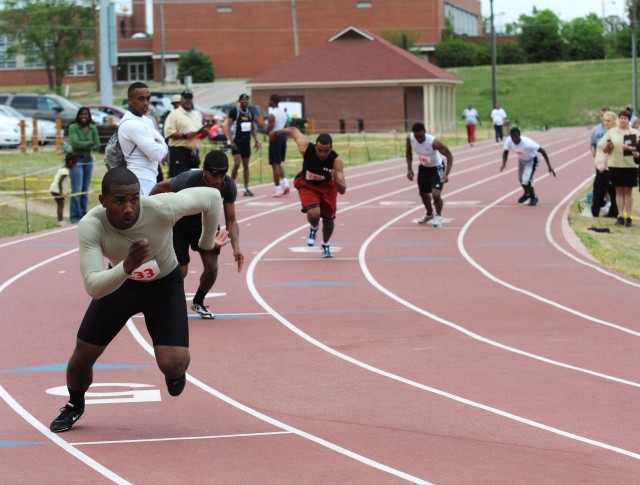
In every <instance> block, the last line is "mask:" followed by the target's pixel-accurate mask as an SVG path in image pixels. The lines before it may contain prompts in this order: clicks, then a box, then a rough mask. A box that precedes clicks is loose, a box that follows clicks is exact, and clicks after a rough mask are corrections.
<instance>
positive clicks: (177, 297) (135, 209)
mask: <svg viewBox="0 0 640 485" xmlns="http://www.w3.org/2000/svg"><path fill="white" fill-rule="evenodd" d="M139 192H140V186H139V183H138V179H137V178H136V176H135V174H134V173H133V172H132V171H130V170H128V169H127V168H124V167H118V168H114V169H111V170H109V171H108V172H107V173H106V175H105V176H104V179H103V180H102V194H101V195H100V203H101V206H97V207H94V208H93V209H92V210H91V211H89V212H88V213H87V215H86V216H85V217H83V218H82V220H81V221H80V223H79V225H78V233H79V238H80V270H81V272H82V278H83V281H84V286H85V289H86V291H87V293H88V294H89V295H90V296H91V297H92V298H93V300H92V301H91V303H90V304H89V308H88V309H87V311H86V313H85V316H84V318H83V320H82V323H81V324H80V329H79V330H78V334H77V339H76V346H75V349H74V351H73V354H72V355H71V359H70V360H69V364H68V366H67V388H68V390H69V402H68V403H67V404H66V405H65V407H63V408H62V409H61V410H60V415H59V416H58V417H57V418H56V419H55V420H54V421H53V422H52V423H51V426H50V429H51V431H53V432H54V433H60V432H63V431H69V430H70V429H71V427H72V426H73V424H74V423H75V422H76V421H77V420H78V419H80V417H81V416H82V414H83V412H84V406H85V397H84V396H85V393H86V391H87V390H88V389H89V386H90V385H91V383H92V381H93V365H94V364H95V362H96V361H97V360H98V358H99V357H100V355H101V354H102V353H103V352H104V350H105V349H106V347H107V345H109V343H110V342H111V341H112V340H113V339H114V338H115V336H116V335H117V334H118V333H119V332H120V330H122V328H123V327H124V326H125V324H126V323H127V321H128V320H129V318H131V317H132V316H133V315H135V314H136V313H140V312H142V313H143V314H144V317H145V323H146V326H147V330H148V331H149V335H150V336H151V340H152V342H153V347H154V351H155V356H156V362H157V364H158V367H159V368H160V370H161V371H162V373H163V374H164V375H165V382H166V384H167V389H168V391H169V394H171V395H172V396H178V395H179V394H180V393H181V392H182V390H183V389H184V385H185V382H186V370H187V367H188V366H189V328H188V325H187V309H186V305H185V299H184V284H183V279H182V273H181V272H180V266H179V265H178V260H177V258H176V254H175V252H174V250H173V238H172V234H173V231H172V228H173V225H174V224H175V223H176V222H177V221H178V220H179V219H181V218H182V217H183V216H187V215H192V214H197V213H202V234H201V237H200V241H199V242H198V246H199V247H200V248H201V249H203V250H212V249H213V248H214V245H215V240H214V237H215V234H216V231H217V228H218V224H219V223H220V213H221V209H222V199H221V197H220V192H219V191H218V190H217V189H213V188H210V187H195V188H191V189H185V190H182V191H180V192H178V193H166V194H159V195H154V196H153V197H140V194H139ZM104 258H107V259H108V260H109V267H108V268H106V269H105V264H104Z"/></svg>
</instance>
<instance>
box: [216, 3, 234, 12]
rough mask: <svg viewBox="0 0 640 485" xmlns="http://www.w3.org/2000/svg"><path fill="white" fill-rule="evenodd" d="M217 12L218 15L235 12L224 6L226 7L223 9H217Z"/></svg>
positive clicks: (222, 7)
mask: <svg viewBox="0 0 640 485" xmlns="http://www.w3.org/2000/svg"><path fill="white" fill-rule="evenodd" d="M216 11H217V12H218V13H231V12H233V9H232V8H231V7H230V6H229V5H224V6H221V7H217V8H216Z"/></svg>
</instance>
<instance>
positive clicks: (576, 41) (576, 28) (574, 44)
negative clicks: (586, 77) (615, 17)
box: [562, 13, 605, 61]
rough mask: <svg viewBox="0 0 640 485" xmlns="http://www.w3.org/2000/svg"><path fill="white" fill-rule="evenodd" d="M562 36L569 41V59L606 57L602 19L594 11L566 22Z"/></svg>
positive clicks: (581, 59) (579, 59)
mask: <svg viewBox="0 0 640 485" xmlns="http://www.w3.org/2000/svg"><path fill="white" fill-rule="evenodd" d="M562 37H563V38H564V39H565V41H566V43H567V56H568V59H570V60H572V61H584V60H589V59H602V58H603V57H604V54H605V53H604V37H603V32H602V19H601V18H600V17H598V16H597V15H596V14H594V13H591V14H589V15H587V16H586V17H580V18H576V19H573V20H572V21H571V22H567V23H565V24H564V25H563V26H562Z"/></svg>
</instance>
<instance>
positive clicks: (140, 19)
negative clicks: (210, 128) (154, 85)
mask: <svg viewBox="0 0 640 485" xmlns="http://www.w3.org/2000/svg"><path fill="white" fill-rule="evenodd" d="M115 3H116V5H117V8H118V13H119V15H118V17H117V19H116V25H117V38H118V67H117V68H116V75H115V78H116V80H117V81H122V82H131V81H136V80H142V81H145V80H161V79H162V72H163V68H162V67H163V64H164V71H165V80H166V81H174V80H176V75H177V61H178V58H179V56H180V54H181V53H183V52H186V51H187V50H189V49H190V48H191V47H195V48H196V49H198V50H200V51H202V52H204V53H205V54H207V55H208V56H209V57H210V58H211V60H212V61H213V64H214V68H215V72H216V76H217V77H218V78H229V77H238V78H249V77H252V76H256V75H258V74H259V73H261V72H265V71H266V70H268V69H270V68H272V67H274V66H278V65H280V64H282V63H284V62H287V61H289V60H291V59H293V58H294V57H296V55H300V54H304V53H305V52H307V51H309V50H311V49H313V48H314V47H316V46H318V45H320V44H322V43H324V42H325V41H326V39H328V38H329V37H331V36H332V35H334V34H335V33H336V32H339V31H341V30H343V29H345V28H346V27H348V26H349V25H357V26H359V27H361V28H363V29H366V30H367V31H369V32H373V33H375V34H376V35H379V36H381V37H385V38H388V37H396V38H397V37H400V38H401V37H402V35H403V34H404V35H405V36H406V38H407V39H408V40H410V41H412V42H413V43H414V47H416V48H417V49H418V50H419V51H420V52H421V54H422V55H423V56H424V58H425V59H428V58H429V56H430V55H431V54H432V53H433V51H434V49H435V45H436V44H437V43H438V42H439V41H440V38H441V33H442V30H443V29H444V27H445V18H449V19H451V21H452V24H453V27H454V31H455V32H457V33H459V34H466V35H470V36H473V35H479V34H481V33H482V15H481V8H480V0H215V1H211V0H208V1H206V0H202V1H198V0H162V1H158V0H156V1H153V0H117V1H116V2H115ZM104 37H105V36H104V35H101V38H104ZM7 42H10V39H7V38H2V36H0V59H2V53H3V49H4V48H6V47H4V46H6V45H7ZM162 61H164V62H162ZM18 71H19V75H16V72H18ZM96 71H99V69H97V68H96V66H95V65H94V63H93V61H92V60H79V61H78V62H77V63H76V64H74V66H73V68H72V73H70V75H69V76H68V77H67V78H66V79H65V81H67V82H73V81H74V80H75V79H78V80H87V79H91V78H92V76H93V75H94V73H95V72H96ZM42 79H46V78H44V73H43V70H42V67H41V66H30V65H25V64H24V60H21V59H19V58H18V59H9V60H6V59H5V60H3V61H2V62H0V85H5V86H6V85H10V84H38V83H41V82H42ZM16 81H19V82H16Z"/></svg>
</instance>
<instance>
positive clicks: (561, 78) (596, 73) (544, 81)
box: [447, 59, 633, 130]
mask: <svg viewBox="0 0 640 485" xmlns="http://www.w3.org/2000/svg"><path fill="white" fill-rule="evenodd" d="M447 71H448V72H451V73H452V74H454V75H456V76H458V77H459V78H460V79H462V80H463V81H464V83H463V84H461V85H459V86H458V88H457V90H456V91H457V92H456V109H457V112H458V113H462V110H464V108H466V106H467V104H468V103H471V104H473V106H474V107H475V108H476V109H477V110H478V112H479V113H480V116H481V118H482V120H483V122H484V121H485V120H488V119H489V113H490V111H491V108H492V106H491V105H492V87H491V86H492V81H491V66H479V67H461V68H452V69H447ZM496 79H497V87H498V89H497V91H498V96H497V97H498V101H499V102H500V103H501V104H502V107H503V108H504V109H505V110H506V112H507V114H508V115H509V119H510V120H511V121H512V123H516V124H518V125H520V126H521V127H523V128H525V129H529V130H537V129H541V128H542V127H543V126H545V125H547V126H549V127H550V128H553V127H558V126H583V125H587V126H588V125H593V124H595V123H596V122H597V119H598V114H599V110H600V108H601V107H602V106H610V107H611V108H613V109H614V111H619V110H620V109H622V108H624V107H625V105H626V104H628V103H632V102H633V91H632V64H631V59H613V60H603V61H581V62H554V63H542V64H514V65H505V66H497V68H496Z"/></svg>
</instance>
